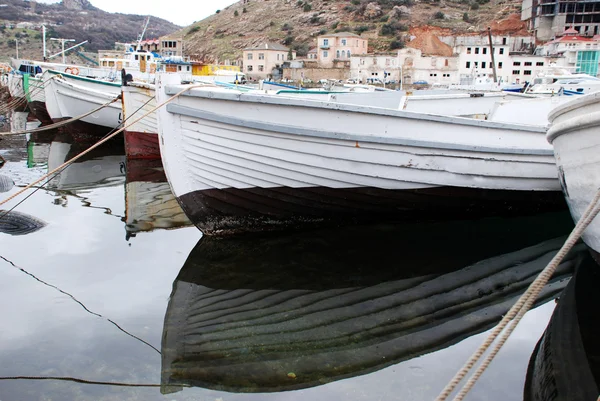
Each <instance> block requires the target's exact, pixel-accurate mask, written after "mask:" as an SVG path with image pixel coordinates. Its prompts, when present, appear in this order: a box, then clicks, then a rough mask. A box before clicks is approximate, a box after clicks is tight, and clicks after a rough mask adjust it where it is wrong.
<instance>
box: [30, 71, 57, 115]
mask: <svg viewBox="0 0 600 401" xmlns="http://www.w3.org/2000/svg"><path fill="white" fill-rule="evenodd" d="M23 90H24V92H25V97H26V98H27V107H29V110H31V113H32V114H33V115H34V116H35V117H36V118H37V119H38V120H39V121H40V122H41V123H42V124H50V123H52V119H51V118H50V115H49V114H48V110H46V95H45V93H44V80H43V78H42V75H41V74H38V75H37V76H34V75H29V74H27V75H23Z"/></svg>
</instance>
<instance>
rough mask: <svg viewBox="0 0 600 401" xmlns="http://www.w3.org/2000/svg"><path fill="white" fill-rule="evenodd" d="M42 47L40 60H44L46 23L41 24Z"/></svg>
mask: <svg viewBox="0 0 600 401" xmlns="http://www.w3.org/2000/svg"><path fill="white" fill-rule="evenodd" d="M42 49H43V52H44V54H43V57H42V60H44V61H46V25H42Z"/></svg>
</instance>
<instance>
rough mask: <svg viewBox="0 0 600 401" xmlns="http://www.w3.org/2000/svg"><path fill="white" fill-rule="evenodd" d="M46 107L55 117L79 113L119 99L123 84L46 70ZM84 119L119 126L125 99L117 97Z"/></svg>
mask: <svg viewBox="0 0 600 401" xmlns="http://www.w3.org/2000/svg"><path fill="white" fill-rule="evenodd" d="M42 79H43V80H44V82H45V87H44V92H45V97H46V109H47V110H48V114H49V115H50V117H51V118H52V121H54V122H59V121H63V120H66V119H69V118H73V117H78V116H81V115H84V114H86V113H89V112H90V111H92V110H94V109H97V108H98V107H100V106H102V105H104V104H106V103H108V102H110V101H111V100H115V99H116V98H117V97H118V96H119V95H120V94H121V84H120V83H114V82H108V81H102V80H97V79H92V78H87V77H81V76H78V75H73V74H66V73H59V72H58V71H52V70H48V71H46V72H45V73H44V75H43V78H42ZM81 121H83V122H85V123H88V124H92V125H94V126H96V127H101V130H102V131H103V132H104V133H106V131H107V128H108V129H110V128H116V127H118V126H119V125H120V124H121V123H122V121H123V114H122V107H121V101H120V100H119V101H114V102H113V103H111V104H109V105H108V106H106V107H104V108H102V109H100V110H98V111H97V112H95V113H94V114H91V115H89V116H87V117H83V118H82V119H81Z"/></svg>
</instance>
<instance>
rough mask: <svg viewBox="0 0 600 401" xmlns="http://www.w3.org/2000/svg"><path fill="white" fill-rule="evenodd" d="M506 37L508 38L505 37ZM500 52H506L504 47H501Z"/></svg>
mask: <svg viewBox="0 0 600 401" xmlns="http://www.w3.org/2000/svg"><path fill="white" fill-rule="evenodd" d="M505 39H506V38H505ZM500 54H504V47H501V48H500Z"/></svg>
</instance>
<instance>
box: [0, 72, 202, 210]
mask: <svg viewBox="0 0 600 401" xmlns="http://www.w3.org/2000/svg"><path fill="white" fill-rule="evenodd" d="M201 86H205V85H202V84H196V85H190V86H187V87H186V88H184V89H182V90H180V91H179V92H178V93H177V94H175V95H173V96H172V97H171V98H169V99H167V100H165V101H164V102H162V103H161V104H159V105H157V106H156V107H155V108H153V109H152V110H149V111H148V112H146V113H145V114H144V115H142V116H141V117H139V118H137V119H135V120H134V121H133V122H132V123H131V124H129V125H127V126H124V127H122V128H120V129H118V130H117V131H115V132H113V133H112V134H110V135H108V136H106V137H105V138H104V139H101V140H100V141H98V142H96V143H95V144H94V145H92V146H90V147H89V148H87V149H86V150H84V151H83V152H81V153H80V154H78V155H77V156H75V157H73V158H71V159H70V160H67V161H66V162H64V163H63V164H61V165H60V166H58V167H56V168H55V169H54V170H52V171H50V172H49V173H48V174H45V175H44V176H42V177H41V178H38V179H37V180H35V181H34V182H32V183H31V184H29V185H27V186H26V187H24V188H22V189H20V190H19V191H17V192H15V193H14V194H12V195H11V196H9V197H8V198H6V199H4V200H2V201H0V206H1V205H3V204H5V203H6V202H8V201H10V200H12V199H14V198H16V197H17V196H19V195H20V194H22V193H23V192H25V191H26V190H28V189H29V188H31V187H33V186H35V185H37V184H39V183H40V182H42V181H43V180H45V179H46V178H48V177H49V176H51V175H52V174H54V173H56V172H57V171H59V170H61V169H62V168H64V167H66V166H68V165H70V164H71V163H73V162H74V161H75V160H77V159H79V158H81V157H82V156H83V155H85V154H87V153H89V152H91V151H92V150H94V149H96V148H97V147H98V146H100V145H102V144H103V143H105V142H107V141H108V140H109V139H111V138H113V137H115V136H116V135H117V134H120V133H121V132H123V131H124V130H125V128H129V127H130V126H132V125H133V124H135V123H137V122H138V121H140V120H142V119H143V118H146V117H147V116H148V115H150V114H152V113H154V112H155V111H156V110H158V109H160V108H161V107H163V106H164V105H166V104H167V103H171V102H172V101H173V100H175V99H177V98H178V97H179V96H181V95H183V93H185V92H187V91H188V90H190V89H193V88H197V87H201Z"/></svg>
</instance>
